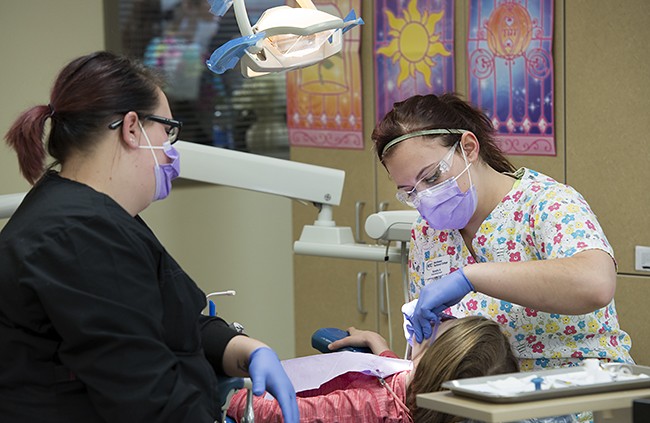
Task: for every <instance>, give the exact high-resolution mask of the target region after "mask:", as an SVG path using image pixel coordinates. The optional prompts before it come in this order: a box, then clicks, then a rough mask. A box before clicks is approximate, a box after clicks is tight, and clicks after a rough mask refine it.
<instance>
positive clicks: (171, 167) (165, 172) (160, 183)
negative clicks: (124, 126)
mask: <svg viewBox="0 0 650 423" xmlns="http://www.w3.org/2000/svg"><path fill="white" fill-rule="evenodd" d="M138 123H139V122H138ZM140 128H142V124H140ZM142 133H143V134H144V138H145V139H146V140H147V143H148V144H149V145H148V146H140V148H149V149H150V150H151V154H153V159H154V161H155V162H156V164H155V165H154V167H153V172H154V176H155V178H156V191H155V192H154V195H153V201H157V200H162V199H164V198H167V196H168V195H169V192H170V191H171V190H172V181H173V180H174V179H176V178H177V177H178V175H180V173H181V161H180V154H178V151H177V150H176V149H175V148H174V146H173V145H171V143H170V142H169V141H165V142H164V143H163V145H162V147H154V146H152V145H151V141H149V137H148V136H147V133H146V132H145V130H144V128H142ZM153 150H163V151H164V153H165V155H166V156H167V157H169V158H170V159H171V161H172V162H171V163H165V164H162V165H161V164H160V163H158V158H157V157H156V154H155V153H154V151H153Z"/></svg>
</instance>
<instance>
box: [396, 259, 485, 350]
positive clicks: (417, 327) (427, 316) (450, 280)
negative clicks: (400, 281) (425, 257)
mask: <svg viewBox="0 0 650 423" xmlns="http://www.w3.org/2000/svg"><path fill="white" fill-rule="evenodd" d="M471 291H474V286H473V285H472V283H471V282H470V281H469V280H468V279H467V277H466V276H465V273H463V269H458V270H457V271H455V272H453V273H450V274H448V275H447V276H443V277H442V278H440V279H438V280H437V281H434V282H431V283H430V284H428V285H426V286H425V287H424V288H422V290H421V291H420V298H419V299H418V302H417V305H416V306H415V311H414V312H413V315H412V316H411V318H410V319H409V320H410V322H411V326H412V330H413V333H414V334H415V340H416V341H417V342H418V343H420V342H422V340H423V339H429V337H431V334H432V324H434V325H435V324H436V323H438V321H439V318H438V316H439V315H440V314H441V313H442V312H443V311H445V310H446V309H448V308H449V307H451V306H453V305H454V304H456V303H458V302H459V301H460V300H462V299H463V297H464V296H465V295H467V294H468V293H469V292H471Z"/></svg>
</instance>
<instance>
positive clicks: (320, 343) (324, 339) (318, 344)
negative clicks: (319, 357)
mask: <svg viewBox="0 0 650 423" xmlns="http://www.w3.org/2000/svg"><path fill="white" fill-rule="evenodd" d="M346 336H350V332H348V331H345V330H343V329H338V328H320V329H318V330H317V331H316V332H314V334H313V335H312V336H311V346H312V347H314V348H315V349H316V350H318V351H320V352H322V353H331V352H339V351H352V352H363V353H370V354H372V350H371V349H370V348H367V347H345V348H341V349H338V350H336V351H332V350H330V349H329V348H327V346H328V345H329V344H331V343H332V342H334V341H338V340H339V339H342V338H345V337H346Z"/></svg>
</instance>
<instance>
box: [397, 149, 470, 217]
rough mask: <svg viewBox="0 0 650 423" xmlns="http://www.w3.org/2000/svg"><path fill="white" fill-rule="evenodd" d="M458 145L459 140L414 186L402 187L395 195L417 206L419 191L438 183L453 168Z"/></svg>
mask: <svg viewBox="0 0 650 423" xmlns="http://www.w3.org/2000/svg"><path fill="white" fill-rule="evenodd" d="M456 147H458V142H456V143H455V144H454V145H453V146H452V147H451V148H450V149H449V151H448V152H447V154H445V156H444V157H443V158H442V160H440V161H439V162H437V163H435V162H434V163H432V164H431V165H429V166H428V167H427V168H426V170H425V174H424V176H423V177H422V178H420V179H419V180H418V181H417V182H416V183H415V185H414V186H413V188H411V189H409V190H407V189H404V188H400V189H398V190H397V193H396V194H395V197H396V198H397V199H398V200H399V201H400V202H401V203H402V204H405V205H407V206H409V207H413V208H415V207H417V203H418V201H417V196H418V193H419V192H422V191H424V190H426V189H429V188H432V187H434V186H436V185H438V184H439V183H440V182H441V180H442V177H443V175H445V174H446V173H447V172H449V169H451V166H452V164H453V163H454V155H455V154H454V153H455V152H456Z"/></svg>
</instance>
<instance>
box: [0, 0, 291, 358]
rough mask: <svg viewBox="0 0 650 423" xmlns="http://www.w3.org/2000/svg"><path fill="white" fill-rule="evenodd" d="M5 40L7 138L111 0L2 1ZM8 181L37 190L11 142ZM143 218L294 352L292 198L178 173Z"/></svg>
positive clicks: (3, 162)
mask: <svg viewBox="0 0 650 423" xmlns="http://www.w3.org/2000/svg"><path fill="white" fill-rule="evenodd" d="M0 40H2V43H1V44H0V54H1V56H0V57H2V59H3V60H2V67H1V68H0V69H1V70H0V72H1V74H0V92H1V93H2V96H0V132H1V133H2V135H3V137H4V134H5V133H6V132H7V130H8V129H9V127H10V125H11V123H12V122H13V121H14V119H15V118H16V117H17V116H18V114H19V113H20V112H21V111H23V110H24V109H26V108H28V107H30V106H33V105H38V104H47V103H48V101H49V91H50V88H51V85H52V82H53V81H54V78H55V76H56V74H57V73H58V71H59V70H60V69H61V67H63V65H65V64H66V63H67V62H68V61H70V60H71V59H73V58H74V57H77V56H79V55H82V54H86V53H90V52H92V51H95V50H101V49H103V48H104V20H103V1H101V0H56V1H50V0H2V1H0ZM181 163H182V159H181ZM251 171H252V172H254V169H252V170H251ZM0 181H1V182H0V194H7V193H13V192H21V191H25V190H27V189H29V185H28V184H27V183H26V182H25V181H24V180H23V179H22V177H21V176H20V174H19V171H18V166H17V161H16V156H15V154H14V152H13V151H12V150H10V149H9V148H7V147H6V145H5V143H4V142H2V143H1V145H0ZM143 217H144V218H145V220H147V222H148V223H149V225H150V226H151V227H152V229H153V230H154V232H156V234H157V235H158V236H159V238H160V239H161V241H162V242H163V244H164V245H165V246H166V248H167V249H168V250H169V251H170V252H171V254H172V255H173V256H174V257H175V258H176V260H177V261H178V262H179V263H180V264H181V266H183V268H184V269H185V270H186V271H187V272H188V273H189V274H190V275H191V276H192V277H193V278H194V280H195V281H196V282H197V283H198V284H199V286H201V288H202V289H203V290H204V291H206V292H210V291H214V290H222V289H235V290H236V291H237V296H236V297H234V298H225V299H221V300H219V303H218V312H219V313H220V314H221V315H223V317H224V318H226V319H227V320H236V321H239V322H240V323H242V324H244V326H245V327H246V330H247V333H249V334H250V335H251V336H253V337H255V338H258V339H261V340H263V341H265V342H267V343H268V344H270V345H271V346H272V347H273V348H274V349H276V351H277V352H278V354H279V355H280V357H281V358H289V357H293V356H294V354H295V341H294V311H293V270H292V266H293V265H292V250H291V244H292V234H291V204H290V200H288V199H285V198H279V197H273V196H269V195H266V194H259V193H253V192H247V191H242V190H235V189H230V188H225V187H216V186H208V185H203V184H196V183H189V182H187V181H180V183H174V189H173V191H172V195H171V196H170V197H169V198H168V199H167V200H165V201H162V202H158V203H156V204H154V205H152V206H151V207H150V208H149V209H148V210H146V211H145V212H144V213H143ZM2 225H4V222H3V221H0V226H2Z"/></svg>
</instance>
